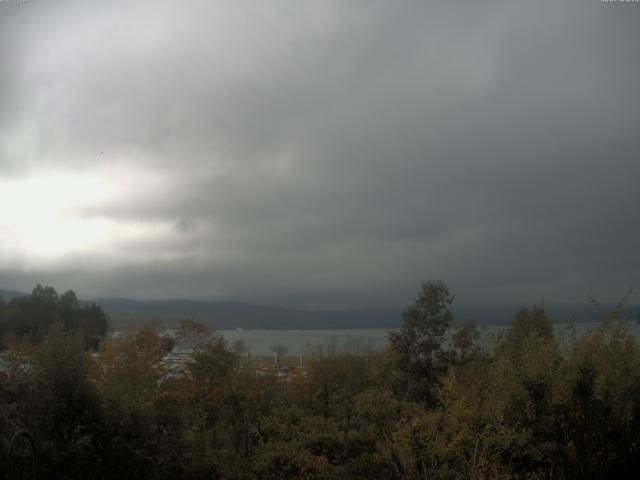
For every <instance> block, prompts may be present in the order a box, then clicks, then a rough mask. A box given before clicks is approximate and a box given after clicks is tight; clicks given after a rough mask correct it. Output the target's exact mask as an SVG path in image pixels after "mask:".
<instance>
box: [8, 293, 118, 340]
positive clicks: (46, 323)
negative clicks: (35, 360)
mask: <svg viewBox="0 0 640 480" xmlns="http://www.w3.org/2000/svg"><path fill="white" fill-rule="evenodd" d="M54 325H58V326H60V327H62V328H64V329H65V330H71V331H74V332H78V333H80V334H81V335H82V337H83V341H84V343H85V345H86V346H87V347H90V346H93V345H95V346H97V344H98V341H99V340H100V339H101V338H104V336H105V335H106V333H107V317H106V315H105V314H104V312H103V311H102V309H101V308H100V307H99V306H98V305H96V304H95V303H85V304H82V303H81V302H80V301H79V300H78V297H76V294H75V293H74V292H73V290H69V291H67V292H65V293H63V294H62V295H59V294H58V292H56V291H55V290H54V289H53V288H52V287H43V286H42V285H38V286H36V288H34V289H33V291H32V292H31V295H27V296H24V297H16V298H13V299H11V300H10V301H9V302H7V303H5V302H4V301H3V300H2V299H1V298H0V335H1V336H2V338H3V339H4V340H7V339H8V338H10V337H14V336H17V337H27V338H28V339H29V340H30V341H31V342H32V343H37V342H38V341H40V340H41V339H42V338H43V337H44V336H45V335H47V333H48V332H49V331H50V330H51V328H52V327H53V326H54Z"/></svg>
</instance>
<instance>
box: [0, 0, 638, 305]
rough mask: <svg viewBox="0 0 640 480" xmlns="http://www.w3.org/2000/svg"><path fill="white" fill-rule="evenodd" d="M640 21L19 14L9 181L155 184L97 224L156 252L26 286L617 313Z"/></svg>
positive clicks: (634, 159)
mask: <svg viewBox="0 0 640 480" xmlns="http://www.w3.org/2000/svg"><path fill="white" fill-rule="evenodd" d="M639 21H640V6H638V5H636V4H624V5H623V4H609V3H601V2H599V1H597V0H592V1H566V2H557V1H543V2H531V1H511V2H497V1H495V2H475V1H474V2H451V1H443V2H423V1H420V2H388V1H382V0H380V1H367V2H344V1H333V2H331V1H329V2H297V1H270V2H249V1H237V0H236V1H229V2H222V1H216V2H210V1H206V2H204V1H202V2H201V1H187V2H175V1H170V2H164V1H153V2H125V1H113V2H105V1H100V2H91V1H85V2H44V1H37V0H32V1H31V2H29V3H24V4H15V3H0V59H1V62H0V168H1V173H0V178H5V179H7V180H9V179H27V181H28V179H29V178H31V177H33V176H35V175H37V174H38V172H42V171H45V172H50V171H51V172H55V171H58V170H59V171H65V172H75V173H77V174H79V175H83V174H87V175H89V174H91V173H92V172H93V173H95V172H99V173H100V174H103V173H104V175H113V178H115V179H119V180H115V181H116V182H117V181H120V182H122V181H124V180H123V179H126V178H134V179H135V181H131V182H129V183H123V184H122V185H125V186H124V187H122V188H121V189H120V191H119V193H118V195H116V196H112V197H109V198H107V199H106V200H104V201H101V202H89V203H83V202H76V203H75V204H74V205H73V208H72V210H73V211H72V212H71V213H72V214H73V215H74V216H75V217H76V218H79V219H85V220H90V219H108V220H109V221H111V222H112V223H114V224H117V225H119V226H121V227H122V228H123V229H126V228H137V229H142V230H143V231H144V232H146V233H139V234H136V235H134V236H131V235H120V234H114V236H113V238H112V239H111V240H110V241H109V244H108V245H107V246H106V247H104V246H103V248H102V249H99V250H92V249H91V248H87V249H81V248H80V249H75V250H74V251H69V252H63V253H62V254H61V257H60V258H61V259H62V260H59V261H58V262H57V263H56V264H55V267H51V266H47V267H45V266H40V265H39V264H37V263H36V264H31V263H29V266H28V267H27V266H25V265H26V264H25V263H19V262H18V264H12V263H11V262H9V261H5V265H4V266H2V265H0V269H2V270H0V276H1V278H0V280H1V282H0V283H1V284H2V285H0V286H5V288H8V287H12V288H28V286H29V285H30V284H31V283H34V282H36V281H47V282H50V283H53V284H55V285H59V286H60V287H62V286H64V287H65V288H66V287H70V288H75V289H76V290H78V291H79V293H81V294H84V295H86V296H96V295H98V296H99V295H122V296H134V297H135V296H139V297H162V296H171V297H200V298H240V299H246V300H250V301H256V302H267V303H279V304H287V305H296V306H314V307H339V306H355V305H382V304H386V305H399V304H403V303H406V302H407V301H410V300H411V298H412V296H413V294H414V292H415V290H416V288H417V286H418V284H419V282H420V281H422V280H424V279H429V278H443V279H446V280H448V281H449V283H450V284H451V286H452V287H453V289H454V290H455V291H456V293H457V294H458V298H459V300H460V301H461V302H463V303H493V302H498V303H500V302H514V301H515V302H527V301H536V300H539V299H540V298H546V299H549V300H552V301H572V300H576V299H583V298H584V297H585V296H586V293H587V292H588V291H594V292H597V293H601V294H602V295H604V296H607V295H609V296H611V295H613V296H617V295H619V294H621V293H622V292H623V291H624V290H625V289H626V287H628V286H629V285H632V284H634V283H637V282H638V272H640V255H639V254H638V251H637V241H638V238H640V226H639V222H638V221H637V217H638V214H637V209H638V206H639V205H640V183H639V181H638V179H640V161H639V159H638V151H639V149H638V147H639V146H640V145H639V144H640V135H639V134H640V118H639V117H640V89H639V88H638V85H639V81H638V80H639V77H640V75H639V74H640V57H638V48H637V47H638V41H639V40H640V30H639V29H638V25H639ZM105 172H106V173H105ZM42 201H43V202H47V201H51V199H45V198H43V199H42ZM15 208H18V209H19V208H20V206H19V205H17V206H16V207H15ZM0 225H2V220H1V219H0ZM154 226H156V227H157V226H164V227H162V228H160V227H158V228H156V227H154ZM167 226H168V227H167ZM5 228H7V229H10V228H11V225H7V226H5ZM136 231H137V230H136ZM1 233H2V232H1V231H0V242H1V241H2V238H3V237H2V235H1ZM42 234H43V235H46V233H45V232H43V233H42ZM0 247H2V244H1V243H0ZM6 248H8V247H5V249H6ZM21 255H23V257H25V258H27V259H28V258H29V255H30V253H29V252H28V251H25V252H22V253H21ZM5 257H8V254H7V253H5ZM0 259H2V256H0Z"/></svg>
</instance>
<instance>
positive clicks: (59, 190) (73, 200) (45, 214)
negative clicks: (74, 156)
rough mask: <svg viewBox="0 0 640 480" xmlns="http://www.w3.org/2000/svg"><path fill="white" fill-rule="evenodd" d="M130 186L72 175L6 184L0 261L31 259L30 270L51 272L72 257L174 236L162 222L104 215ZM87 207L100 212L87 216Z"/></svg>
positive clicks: (0, 187)
mask: <svg viewBox="0 0 640 480" xmlns="http://www.w3.org/2000/svg"><path fill="white" fill-rule="evenodd" d="M135 181H136V176H135V175H132V180H130V182H135ZM130 182H125V181H123V179H122V178H118V177H117V176H109V175H104V173H103V174H102V175H98V174H96V173H92V174H87V173H79V174H78V173H68V172H65V173H61V172H53V173H52V172H42V173H40V174H37V175H33V176H29V177H26V178H12V179H4V180H0V263H1V264H2V265H3V266H5V265H10V264H12V263H15V261H16V260H17V259H18V260H19V259H26V265H23V266H26V267H27V268H43V267H45V268H46V267H49V266H53V265H55V264H57V263H59V262H61V261H63V260H65V258H66V257H68V256H69V255H70V254H74V253H86V252H92V253H96V252H100V251H113V244H114V243H118V244H119V245H120V247H121V248H125V246H126V243H127V241H132V240H138V241H140V239H141V238H142V239H144V237H146V236H147V235H148V234H150V235H153V236H156V238H157V236H158V235H162V234H163V233H166V232H170V231H171V226H170V225H162V224H158V223H162V222H137V223H136V222H124V223H123V222H122V221H116V220H114V219H112V218H109V217H107V216H104V215H100V214H99V210H100V208H101V207H103V206H105V205H108V204H109V202H111V201H113V200H115V199H119V198H122V197H123V196H124V195H126V190H127V188H126V187H127V185H128V184H129V183H130ZM87 209H89V210H92V211H93V212H98V213H92V214H90V215H87V214H86V213H85V212H86V210H87Z"/></svg>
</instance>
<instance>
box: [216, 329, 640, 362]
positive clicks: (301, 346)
mask: <svg viewBox="0 0 640 480" xmlns="http://www.w3.org/2000/svg"><path fill="white" fill-rule="evenodd" d="M598 325H599V323H595V322H594V323H577V324H575V330H576V334H577V335H578V336H580V335H581V334H583V333H584V332H586V331H587V330H589V329H591V330H593V329H595V328H596V327H597V326H598ZM630 326H631V329H632V331H633V332H634V333H635V334H636V335H638V336H640V326H639V325H638V324H637V323H633V324H630ZM566 327H567V325H566V324H563V323H558V324H555V329H556V332H557V334H558V335H560V334H561V332H562V331H563V330H564V329H566ZM504 328H505V327H504V326H496V325H490V326H485V327H481V331H482V343H483V344H485V345H490V344H491V342H493V341H494V340H495V337H496V336H497V335H498V334H499V333H500V331H501V330H503V329H504ZM388 331H389V330H385V329H356V330H219V333H220V334H222V335H223V336H224V338H225V339H226V340H227V341H228V342H229V346H231V347H233V345H234V343H235V342H237V341H242V342H244V344H245V345H246V346H247V347H248V348H249V350H250V351H251V354H252V355H260V356H266V355H272V354H273V352H274V351H275V350H276V349H277V350H279V351H281V352H285V353H287V354H289V355H299V354H301V353H302V354H304V353H309V352H311V351H314V350H318V349H322V350H323V351H328V350H334V351H336V352H344V351H349V352H353V353H365V354H366V353H369V352H379V351H381V350H383V349H384V348H385V347H386V345H387V343H388V339H387V332H388Z"/></svg>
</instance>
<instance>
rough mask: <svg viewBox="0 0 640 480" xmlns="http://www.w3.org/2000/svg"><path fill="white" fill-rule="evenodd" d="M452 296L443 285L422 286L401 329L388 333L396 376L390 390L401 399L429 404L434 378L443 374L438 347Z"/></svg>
mask: <svg viewBox="0 0 640 480" xmlns="http://www.w3.org/2000/svg"><path fill="white" fill-rule="evenodd" d="M453 299H454V297H453V295H452V294H451V292H450V291H449V287H447V285H446V284H445V283H444V282H441V281H432V282H425V283H423V284H422V289H421V291H420V293H419V294H418V296H417V298H416V299H415V302H414V303H413V305H411V306H409V307H408V308H407V309H406V310H405V311H404V313H403V314H402V318H403V320H404V322H403V325H402V328H401V329H400V330H399V331H398V332H390V333H389V341H390V346H391V350H392V351H391V352H390V355H389V360H390V362H391V363H392V366H393V368H394V369H395V370H396V372H397V373H398V374H399V375H396V376H395V378H394V381H393V383H394V385H393V388H394V390H395V391H396V393H398V394H400V395H402V396H403V397H405V398H408V399H411V400H417V401H423V402H426V403H427V404H433V403H434V401H435V400H436V395H435V390H436V386H437V382H438V377H439V376H440V375H442V374H443V373H444V372H445V371H446V365H445V362H444V356H443V355H442V354H441V352H442V344H443V341H444V338H445V334H446V332H447V330H448V328H449V326H450V324H451V322H452V320H453V314H452V313H451V311H450V310H449V306H450V305H451V304H452V303H453Z"/></svg>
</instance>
